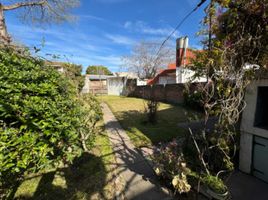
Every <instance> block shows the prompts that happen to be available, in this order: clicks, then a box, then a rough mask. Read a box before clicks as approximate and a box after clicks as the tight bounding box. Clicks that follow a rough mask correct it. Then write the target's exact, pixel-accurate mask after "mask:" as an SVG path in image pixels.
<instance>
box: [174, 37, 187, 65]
mask: <svg viewBox="0 0 268 200" xmlns="http://www.w3.org/2000/svg"><path fill="white" fill-rule="evenodd" d="M188 43H189V39H188V37H187V36H185V37H181V38H178V39H177V40H176V67H181V66H185V59H186V56H187V55H186V52H187V48H188Z"/></svg>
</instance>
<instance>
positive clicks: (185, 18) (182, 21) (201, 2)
mask: <svg viewBox="0 0 268 200" xmlns="http://www.w3.org/2000/svg"><path fill="white" fill-rule="evenodd" d="M205 2H206V0H201V1H200V3H199V4H197V6H196V7H195V8H194V9H193V10H192V11H191V12H189V13H188V14H187V15H186V16H185V17H184V18H183V19H182V20H181V21H180V23H179V24H178V25H177V26H176V27H175V28H174V30H173V31H172V32H171V33H170V34H169V35H168V36H167V38H166V39H165V40H164V41H163V42H162V43H161V45H160V47H159V49H158V51H157V54H156V59H157V57H158V56H159V53H160V51H161V50H162V48H163V47H164V45H165V44H166V42H167V41H168V40H169V39H170V38H171V37H172V35H173V34H174V33H175V32H176V31H177V30H178V29H179V28H180V26H181V25H182V24H183V23H184V22H185V21H186V20H187V19H188V18H189V17H190V16H191V15H192V14H193V13H194V12H195V11H196V10H197V9H198V8H199V7H200V6H202V5H203V4H204V3H205Z"/></svg>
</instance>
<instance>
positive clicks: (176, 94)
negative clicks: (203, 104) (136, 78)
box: [130, 83, 197, 104]
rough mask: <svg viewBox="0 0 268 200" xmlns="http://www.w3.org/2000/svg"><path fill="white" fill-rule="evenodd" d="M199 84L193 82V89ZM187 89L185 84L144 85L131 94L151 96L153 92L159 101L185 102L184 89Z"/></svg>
mask: <svg viewBox="0 0 268 200" xmlns="http://www.w3.org/2000/svg"><path fill="white" fill-rule="evenodd" d="M196 86H197V84H194V83H193V84H191V86H190V88H191V90H194V89H195V88H196ZM184 89H185V84H182V83H179V84H166V85H153V86H151V85H144V86H137V87H136V88H135V90H134V91H133V92H132V93H131V95H130V96H133V97H138V98H145V99H147V98H149V97H150V95H151V94H152V91H153V94H154V96H155V98H156V100H158V101H162V102H167V103H178V104H180V103H183V102H184V96H183V91H184Z"/></svg>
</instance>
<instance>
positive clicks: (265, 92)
mask: <svg viewBox="0 0 268 200" xmlns="http://www.w3.org/2000/svg"><path fill="white" fill-rule="evenodd" d="M254 126H255V127H258V128H262V129H267V130H268V87H258V95H257V105H256V112H255V121H254Z"/></svg>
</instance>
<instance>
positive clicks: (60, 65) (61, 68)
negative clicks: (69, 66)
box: [45, 61, 66, 73]
mask: <svg viewBox="0 0 268 200" xmlns="http://www.w3.org/2000/svg"><path fill="white" fill-rule="evenodd" d="M45 65H48V66H52V67H54V68H55V69H56V70H57V71H58V72H60V73H64V72H65V71H66V69H65V65H66V63H64V62H56V61H47V62H45Z"/></svg>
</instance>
